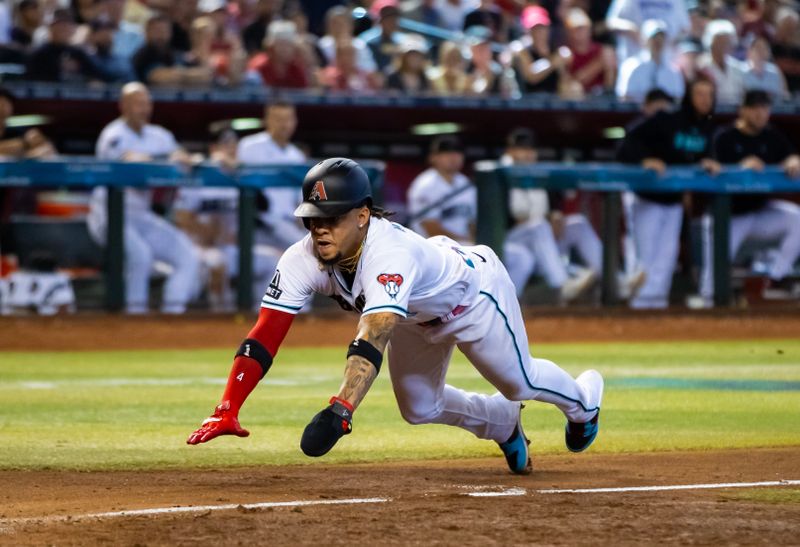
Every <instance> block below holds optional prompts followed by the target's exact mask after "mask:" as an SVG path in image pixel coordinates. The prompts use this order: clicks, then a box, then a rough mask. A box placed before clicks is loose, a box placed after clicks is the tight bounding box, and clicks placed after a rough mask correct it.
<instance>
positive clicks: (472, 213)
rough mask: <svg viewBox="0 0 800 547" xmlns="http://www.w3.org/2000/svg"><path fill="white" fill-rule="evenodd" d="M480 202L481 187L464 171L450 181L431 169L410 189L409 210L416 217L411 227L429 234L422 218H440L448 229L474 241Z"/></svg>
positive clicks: (421, 232)
mask: <svg viewBox="0 0 800 547" xmlns="http://www.w3.org/2000/svg"><path fill="white" fill-rule="evenodd" d="M465 187H468V188H467V189H465V190H463V191H461V192H460V193H459V194H458V195H457V196H454V197H453V198H451V199H446V198H447V196H450V195H451V194H453V193H454V192H457V191H459V190H462V189H463V188H465ZM477 203H478V193H477V190H476V189H475V187H474V186H472V183H471V182H470V180H469V179H468V178H467V177H465V176H464V175H462V174H461V173H458V174H456V176H455V177H454V178H453V182H452V183H449V182H447V181H446V180H445V179H444V177H442V175H441V174H439V172H438V171H437V170H436V169H433V168H430V169H427V170H425V171H423V172H422V173H420V174H419V175H418V176H417V178H415V179H414V182H412V183H411V186H410V187H409V189H408V212H409V214H410V215H411V216H412V217H414V218H415V220H414V222H412V224H411V227H412V229H413V230H414V231H415V232H418V233H420V234H422V235H425V236H426V235H428V234H426V233H425V229H424V228H423V227H422V224H421V221H423V220H438V221H439V222H441V224H442V226H443V227H444V229H445V230H447V231H449V232H451V233H453V234H457V235H458V237H459V239H461V240H462V241H470V240H471V239H472V235H471V234H470V224H472V223H474V222H475V219H476V218H477ZM417 217H418V218H417Z"/></svg>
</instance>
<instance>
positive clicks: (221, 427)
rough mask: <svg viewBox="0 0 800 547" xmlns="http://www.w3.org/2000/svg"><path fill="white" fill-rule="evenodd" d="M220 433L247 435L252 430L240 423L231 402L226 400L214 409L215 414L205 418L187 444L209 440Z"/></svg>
mask: <svg viewBox="0 0 800 547" xmlns="http://www.w3.org/2000/svg"><path fill="white" fill-rule="evenodd" d="M220 435H236V436H237V437H247V436H248V435H250V432H249V431H247V430H246V429H244V428H242V426H241V425H239V417H238V416H236V414H234V413H233V412H231V410H230V403H228V401H224V402H223V403H222V404H220V405H218V406H217V408H215V409H214V414H212V415H211V416H209V417H208V418H206V419H205V420H203V423H202V424H201V426H200V429H198V430H197V431H195V432H194V433H192V434H191V435H189V438H188V439H186V444H200V443H204V442H208V441H210V440H211V439H213V438H214V437H219V436H220Z"/></svg>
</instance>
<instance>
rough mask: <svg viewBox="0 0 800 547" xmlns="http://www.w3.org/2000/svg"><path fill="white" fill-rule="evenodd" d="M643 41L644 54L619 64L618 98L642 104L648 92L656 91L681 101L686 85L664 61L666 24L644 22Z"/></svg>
mask: <svg viewBox="0 0 800 547" xmlns="http://www.w3.org/2000/svg"><path fill="white" fill-rule="evenodd" d="M642 40H643V41H644V42H645V43H646V44H647V51H643V52H641V53H640V54H639V55H637V56H636V57H631V58H630V59H628V60H626V61H625V62H624V63H623V64H622V68H621V69H620V72H619V78H618V79H617V87H616V92H617V97H619V98H621V99H628V100H632V101H636V102H642V101H643V100H644V98H645V96H646V95H647V92H648V91H650V90H651V89H657V88H658V89H663V90H664V91H666V92H667V93H668V94H669V95H670V96H671V97H673V98H675V99H677V100H678V101H680V100H681V99H682V98H683V90H684V87H685V83H684V81H683V76H682V75H681V73H680V71H679V70H678V69H677V68H676V67H674V66H673V65H672V64H671V63H669V62H668V61H667V59H666V54H665V53H666V52H665V47H666V41H667V25H666V23H664V22H663V21H659V20H657V19H648V20H647V21H645V22H644V25H642Z"/></svg>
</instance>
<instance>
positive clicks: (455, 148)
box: [430, 135, 464, 154]
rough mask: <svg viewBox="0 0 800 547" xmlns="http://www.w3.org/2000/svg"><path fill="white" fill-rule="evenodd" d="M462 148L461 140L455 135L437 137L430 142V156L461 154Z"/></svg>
mask: <svg viewBox="0 0 800 547" xmlns="http://www.w3.org/2000/svg"><path fill="white" fill-rule="evenodd" d="M463 151H464V147H463V146H462V145H461V139H459V138H458V137H456V136H455V135H439V136H438V137H436V138H435V139H433V141H431V148H430V153H431V154H438V153H440V152H463Z"/></svg>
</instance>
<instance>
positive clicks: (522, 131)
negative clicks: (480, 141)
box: [506, 127, 536, 148]
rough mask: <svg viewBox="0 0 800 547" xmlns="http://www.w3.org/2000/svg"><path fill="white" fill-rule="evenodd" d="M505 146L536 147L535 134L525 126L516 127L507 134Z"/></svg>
mask: <svg viewBox="0 0 800 547" xmlns="http://www.w3.org/2000/svg"><path fill="white" fill-rule="evenodd" d="M506 146H508V147H509V148H536V134H535V133H534V132H533V130H531V129H528V128H527V127H517V128H515V129H513V130H512V131H511V133H509V134H508V138H507V139H506Z"/></svg>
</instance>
